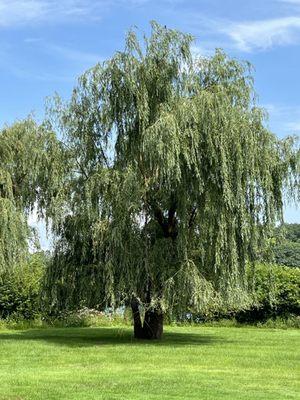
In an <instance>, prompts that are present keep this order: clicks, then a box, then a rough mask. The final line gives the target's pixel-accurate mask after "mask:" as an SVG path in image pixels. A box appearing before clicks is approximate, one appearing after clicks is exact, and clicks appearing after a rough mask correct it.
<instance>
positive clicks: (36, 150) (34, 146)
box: [0, 118, 61, 270]
mask: <svg viewBox="0 0 300 400" xmlns="http://www.w3.org/2000/svg"><path fill="white" fill-rule="evenodd" d="M55 149H56V150H55ZM58 149H59V145H58V142H57V140H56V137H55V134H54V133H51V132H50V131H48V130H47V129H46V128H45V127H44V126H38V125H37V124H36V123H35V122H34V121H33V119H32V118H28V119H26V120H24V121H19V122H16V123H14V124H13V125H12V126H6V127H4V128H3V129H2V130H1V131H0V270H1V269H4V268H8V267H12V266H14V265H15V264H16V263H19V262H21V261H22V259H23V258H24V257H25V256H26V254H27V252H28V240H29V239H30V237H32V231H31V230H30V228H29V226H28V221H27V217H28V214H29V213H30V212H31V211H32V210H33V208H34V207H35V205H36V206H38V212H39V214H40V215H41V216H43V215H44V210H45V209H46V208H48V205H49V204H50V203H49V204H47V202H46V199H47V198H50V197H51V196H50V197H46V196H45V193H47V196H49V194H50V193H52V191H50V190H49V187H51V188H53V187H55V179H56V175H55V173H53V172H54V171H56V172H58V169H56V166H57V167H58V165H61V163H58V164H56V161H55V160H58V157H57V154H58ZM59 176H61V174H59ZM57 177H58V175H57ZM45 190H46V191H45Z"/></svg>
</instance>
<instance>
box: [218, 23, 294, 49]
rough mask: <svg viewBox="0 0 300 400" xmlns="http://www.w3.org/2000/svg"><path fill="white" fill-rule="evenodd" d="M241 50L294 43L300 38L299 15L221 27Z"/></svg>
mask: <svg viewBox="0 0 300 400" xmlns="http://www.w3.org/2000/svg"><path fill="white" fill-rule="evenodd" d="M221 30H222V31H223V32H225V33H226V34H227V35H228V36H229V37H230V38H231V39H232V40H233V41H234V43H235V46H236V47H237V48H238V49H239V50H241V51H246V52H250V51H253V50H265V49H268V48H270V47H273V46H275V45H286V44H292V43H296V42H297V41H299V40H300V17H298V16H293V17H283V18H275V19H267V20H260V21H250V22H242V23H237V24H233V23H232V24H231V25H230V24H229V27H228V28H227V27H226V26H224V27H223V28H221Z"/></svg>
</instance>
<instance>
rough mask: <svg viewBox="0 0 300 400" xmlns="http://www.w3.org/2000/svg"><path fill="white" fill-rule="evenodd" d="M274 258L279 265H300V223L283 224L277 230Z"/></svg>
mask: <svg viewBox="0 0 300 400" xmlns="http://www.w3.org/2000/svg"><path fill="white" fill-rule="evenodd" d="M275 237H276V243H275V245H274V246H273V254H274V260H275V262H276V263H277V264H279V265H287V266H289V267H298V268H299V267H300V224H283V225H282V226H280V227H279V228H277V230H276V236H275Z"/></svg>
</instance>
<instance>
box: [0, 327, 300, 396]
mask: <svg viewBox="0 0 300 400" xmlns="http://www.w3.org/2000/svg"><path fill="white" fill-rule="evenodd" d="M299 345H300V332H299V331H297V330H275V329H269V330H268V329H257V328H221V327H214V328H210V327H188V328H185V327H184V328H182V327H167V328H166V332H165V336H164V339H163V340H162V341H160V342H145V341H135V340H133V339H132V332H131V329H130V328H66V329H55V328H54V329H32V330H27V331H2V332H0V399H1V400H2V399H5V400H13V399H14V400H21V399H26V400H42V399H43V400H47V399H55V400H60V399H70V400H71V399H72V400H81V399H85V400H89V399H97V400H99V399H105V400H109V399H118V400H120V399H126V400H127V399H128V400H135V399H141V400H146V399H147V400H148V399H149V400H160V399H204V400H205V399H212V400H217V399H222V400H224V399H239V400H246V399H255V400H258V399H262V400H268V399H274V400H284V399H300V387H299V378H300V375H299V361H300V360H299V347H300V346H299Z"/></svg>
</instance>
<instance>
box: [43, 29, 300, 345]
mask: <svg viewBox="0 0 300 400" xmlns="http://www.w3.org/2000/svg"><path fill="white" fill-rule="evenodd" d="M192 41H193V39H192V37H191V36H190V35H187V34H183V33H181V32H178V31H176V30H171V29H167V28H166V27H162V26H160V25H159V24H157V23H155V22H153V23H152V32H151V35H150V36H149V37H145V36H144V37H143V39H142V40H139V38H138V36H137V34H136V32H135V31H130V32H129V34H128V35H127V38H126V45H125V49H124V51H122V52H117V53H116V54H115V55H114V56H113V57H112V58H110V59H109V60H107V61H105V62H103V63H99V64H97V65H96V66H94V67H93V68H91V69H90V70H88V71H87V72H86V73H84V74H83V75H82V76H81V77H80V79H79V82H78V85H77V86H76V87H75V88H74V90H73V94H72V97H71V99H70V101H68V102H65V103H64V102H63V101H62V100H61V99H60V98H58V97H57V98H56V100H55V102H54V103H53V106H52V111H51V116H52V117H55V118H54V119H53V121H54V122H53V125H52V127H53V129H56V130H58V131H59V135H60V137H62V138H63V139H62V141H63V143H64V148H65V150H64V151H65V157H67V158H68V168H67V169H66V170H65V173H64V174H63V175H62V176H61V182H60V183H61V186H60V188H59V189H58V192H59V201H58V202H57V193H53V192H52V194H51V198H52V200H53V203H52V205H51V207H52V208H51V212H50V213H49V215H51V216H52V217H53V220H54V224H53V229H54V233H55V235H56V236H57V237H58V241H57V244H56V249H55V257H54V262H53V263H52V265H51V268H50V269H49V271H48V281H47V285H48V290H49V294H50V298H51V302H52V304H60V305H64V306H72V305H74V304H80V302H82V301H83V302H85V303H86V304H102V305H103V306H104V305H118V304H122V303H124V302H128V303H131V306H132V310H133V315H134V322H135V335H136V336H137V337H148V338H157V337H160V336H161V333H162V319H163V313H164V312H165V311H166V310H183V311H188V310H198V309H199V308H200V307H205V304H207V302H209V301H210V299H212V298H213V296H215V295H216V293H222V294H223V296H225V298H227V300H228V301H231V300H233V301H235V300H236V299H237V298H238V296H239V295H240V293H241V292H242V290H243V285H244V271H245V265H246V263H247V262H249V261H250V262H251V261H252V260H254V259H255V257H256V253H257V251H258V249H259V248H260V247H261V245H262V243H263V241H264V239H265V238H266V237H267V236H268V233H269V231H270V229H271V228H272V227H273V226H274V224H275V223H276V222H277V221H281V220H282V207H283V196H284V195H286V196H290V195H292V194H293V193H294V194H295V192H297V187H298V186H297V185H298V178H299V163H298V161H297V160H298V153H297V150H296V149H295V145H294V140H293V139H292V138H287V139H285V140H279V139H278V138H277V137H276V136H275V135H274V134H272V133H271V132H270V131H269V130H268V129H267V128H266V125H265V117H266V115H265V112H264V110H263V109H261V108H259V107H258V106H257V105H256V96H255V93H254V90H253V79H252V75H251V67H250V65H249V64H248V63H243V62H239V61H237V60H235V59H231V58H229V57H228V56H226V54H224V52H223V51H221V50H217V51H216V53H215V55H214V56H212V57H210V58H203V57H197V56H195V55H194V54H193V53H192V52H191V45H192ZM295 189H296V190H295ZM214 298H216V297H214ZM230 299H231V300H230ZM141 306H143V307H144V310H145V317H144V323H142V320H141V316H140V311H141Z"/></svg>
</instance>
